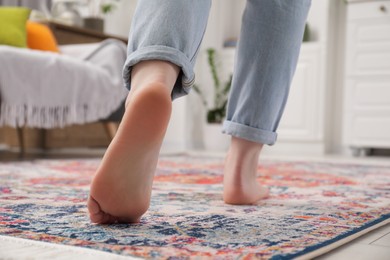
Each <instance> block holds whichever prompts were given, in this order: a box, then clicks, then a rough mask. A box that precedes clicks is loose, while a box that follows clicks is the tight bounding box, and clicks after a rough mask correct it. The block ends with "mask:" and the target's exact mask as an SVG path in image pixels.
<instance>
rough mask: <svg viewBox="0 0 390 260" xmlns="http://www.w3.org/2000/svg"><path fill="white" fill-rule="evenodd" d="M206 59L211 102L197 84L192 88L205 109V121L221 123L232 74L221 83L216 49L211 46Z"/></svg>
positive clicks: (224, 113)
mask: <svg viewBox="0 0 390 260" xmlns="http://www.w3.org/2000/svg"><path fill="white" fill-rule="evenodd" d="M207 60H208V64H209V66H210V71H211V76H212V78H213V83H214V100H213V104H212V105H210V104H209V102H208V101H207V99H206V97H205V94H204V93H203V91H202V89H200V88H199V86H198V85H194V87H193V89H194V91H195V92H196V93H198V94H199V96H200V98H201V100H202V103H203V105H204V106H205V107H206V109H207V114H206V121H207V122H208V123H218V124H220V123H222V120H223V119H224V118H225V115H226V105H227V101H228V94H229V90H230V86H231V84H232V75H230V77H229V80H228V81H227V82H225V83H221V80H220V77H219V74H218V71H217V65H216V50H215V49H213V48H209V49H207Z"/></svg>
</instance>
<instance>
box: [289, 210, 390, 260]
mask: <svg viewBox="0 0 390 260" xmlns="http://www.w3.org/2000/svg"><path fill="white" fill-rule="evenodd" d="M387 224H390V214H386V215H384V216H382V217H381V218H379V219H376V220H374V221H372V222H370V223H366V224H365V225H363V226H361V227H359V228H357V229H354V230H351V231H349V232H347V233H346V234H343V235H340V236H338V237H335V238H333V239H331V240H328V241H325V242H323V243H321V244H319V245H316V246H312V247H308V248H306V249H305V250H303V251H300V252H298V253H295V254H289V255H284V256H283V257H288V258H290V257H293V258H294V259H297V260H306V259H313V258H314V257H318V256H321V255H323V254H326V253H328V252H330V251H332V250H335V249H337V248H339V247H340V246H343V245H345V244H347V243H349V242H351V241H353V240H355V239H357V238H359V237H361V236H363V235H365V234H367V233H369V232H371V231H373V230H375V229H378V228H380V227H382V226H385V225H387ZM339 237H341V238H339ZM331 241H334V242H331ZM329 242H330V243H329ZM322 244H327V245H324V246H322ZM305 252H307V253H305Z"/></svg>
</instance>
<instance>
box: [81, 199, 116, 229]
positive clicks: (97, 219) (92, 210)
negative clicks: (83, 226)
mask: <svg viewBox="0 0 390 260" xmlns="http://www.w3.org/2000/svg"><path fill="white" fill-rule="evenodd" d="M87 206H88V211H89V218H90V219H91V222H92V223H97V224H110V223H115V222H117V220H116V219H115V217H113V216H111V215H110V214H107V213H105V212H104V211H103V210H102V209H101V208H100V205H99V203H98V202H97V201H96V200H95V199H94V198H93V197H92V196H89V198H88V203H87Z"/></svg>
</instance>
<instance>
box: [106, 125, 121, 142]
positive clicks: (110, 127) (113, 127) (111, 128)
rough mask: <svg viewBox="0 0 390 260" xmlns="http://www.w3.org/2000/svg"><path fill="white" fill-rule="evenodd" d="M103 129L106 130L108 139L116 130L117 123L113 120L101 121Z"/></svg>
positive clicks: (111, 137) (112, 136)
mask: <svg viewBox="0 0 390 260" xmlns="http://www.w3.org/2000/svg"><path fill="white" fill-rule="evenodd" d="M103 126H104V130H106V134H107V137H108V138H109V139H110V141H111V140H112V139H113V138H114V136H115V134H116V131H117V130H118V123H115V122H103Z"/></svg>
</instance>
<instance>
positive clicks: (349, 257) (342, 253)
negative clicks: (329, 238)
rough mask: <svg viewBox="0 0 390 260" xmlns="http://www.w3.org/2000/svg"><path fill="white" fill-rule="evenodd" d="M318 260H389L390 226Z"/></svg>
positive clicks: (372, 232)
mask: <svg viewBox="0 0 390 260" xmlns="http://www.w3.org/2000/svg"><path fill="white" fill-rule="evenodd" d="M316 259H318V260H389V259H390V224H387V225H385V226H383V227H381V228H379V229H376V230H374V231H371V232H370V233H368V234H366V235H364V236H362V237H359V238H357V239H355V240H353V241H351V242H349V243H348V244H346V245H343V246H341V247H339V248H337V249H335V250H332V251H330V252H329V253H327V254H325V255H322V256H320V257H317V258H316Z"/></svg>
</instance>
